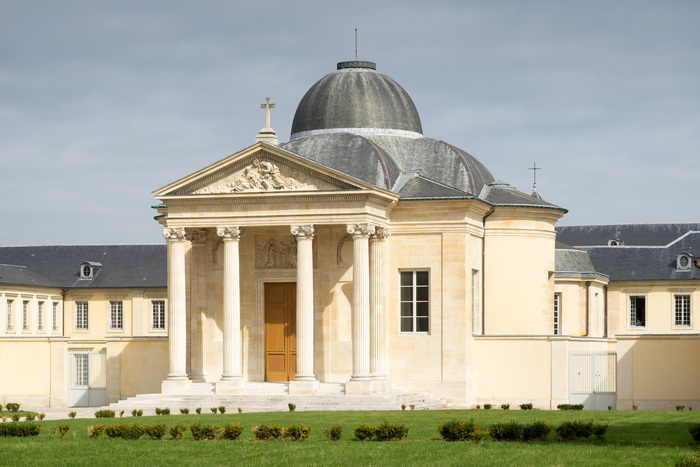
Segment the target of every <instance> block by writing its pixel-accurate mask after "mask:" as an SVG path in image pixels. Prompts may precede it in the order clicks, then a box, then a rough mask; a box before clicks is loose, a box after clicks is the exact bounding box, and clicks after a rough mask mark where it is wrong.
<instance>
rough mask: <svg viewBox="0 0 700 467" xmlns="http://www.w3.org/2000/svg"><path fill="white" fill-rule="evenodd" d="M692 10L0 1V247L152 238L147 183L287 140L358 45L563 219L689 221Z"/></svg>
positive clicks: (694, 137)
mask: <svg viewBox="0 0 700 467" xmlns="http://www.w3.org/2000/svg"><path fill="white" fill-rule="evenodd" d="M699 20H700V1H695V0H688V1H680V0H678V1H673V0H664V1H657V0H654V1H644V0H630V1H613V0H606V1H591V0H588V1H585V2H576V1H536V0H533V1H516V0H512V1H494V0H489V1H462V0H460V1H440V0H432V1H409V0H400V1H379V0H372V1H353V2H347V1H345V2H334V1H318V2H304V1H271V0H267V1H264V2H262V1H259V2H235V1H173V0H167V1H166V0H163V1H149V0H139V1H125V0H120V1H97V0H90V1H74V0H61V1H50V0H46V1H34V0H19V1H14V0H0V163H1V165H0V245H3V246H8V245H10V246H11V245H51V244H111V243H115V244H128V243H162V242H163V241H164V240H163V238H162V235H161V228H160V226H159V225H158V224H157V223H156V222H155V221H154V220H153V216H154V215H155V214H156V212H155V211H154V210H153V209H151V206H152V205H154V204H156V200H155V199H154V198H153V196H152V195H151V192H152V191H154V190H156V189H158V188H160V187H162V186H164V185H166V184H168V183H170V182H172V181H175V180H178V179H180V178H182V177H183V176H186V175H188V174H190V173H192V172H195V171H197V170H199V169H201V168H203V167H205V166H207V165H209V164H211V163H213V162H215V161H218V160H220V159H222V158H224V157H226V156H228V155H230V154H232V153H235V152H237V151H238V150H240V149H243V148H245V147H247V146H249V145H250V144H252V143H253V142H254V138H255V135H256V134H257V132H258V130H260V129H261V128H262V127H263V126H264V123H265V113H264V111H263V110H261V109H260V104H261V103H263V102H264V101H265V97H267V96H269V97H271V98H272V101H273V102H274V103H276V104H277V108H276V109H275V110H273V114H272V127H273V128H274V129H275V130H276V131H277V133H278V135H279V137H280V141H281V142H282V141H287V140H288V139H289V131H290V128H291V123H292V118H293V116H294V111H295V110H296V106H297V104H298V103H299V100H300V99H301V97H302V96H303V95H304V93H305V92H306V90H307V89H308V88H309V87H310V86H311V85H313V84H314V83H315V82H316V81H317V80H319V79H320V78H321V77H323V76H324V75H325V74H327V73H329V72H331V71H333V70H335V66H336V62H339V61H344V60H352V59H353V58H354V55H355V45H354V28H358V29H359V53H358V58H359V59H361V60H370V61H374V62H376V63H377V70H378V71H381V72H382V73H385V74H387V75H389V76H390V77H392V78H393V79H394V80H396V81H397V82H398V83H399V84H400V85H401V86H403V87H404V89H406V90H407V91H408V93H409V94H410V95H411V97H412V98H413V100H414V102H415V104H416V107H417V108H418V112H419V113H420V116H421V120H422V123H423V130H424V134H425V135H426V136H430V137H432V138H436V139H441V140H444V141H447V142H449V143H450V144H452V145H455V146H457V147H460V148H462V149H464V150H466V151H468V152H469V153H471V154H472V155H474V156H475V157H477V158H478V159H479V160H481V161H482V162H483V163H484V164H485V165H486V167H488V168H489V170H490V171H491V173H492V174H493V175H494V176H495V177H496V178H497V179H500V180H503V181H505V182H508V183H510V184H511V185H514V186H516V187H517V188H518V189H520V190H522V191H525V192H528V193H529V192H530V191H531V190H532V171H531V170H528V168H529V167H532V164H533V162H537V165H538V166H541V167H542V168H543V169H542V170H541V171H538V173H537V182H538V183H537V188H538V191H539V192H540V194H541V195H542V196H543V197H544V198H545V199H546V200H548V201H550V202H553V203H555V204H558V205H560V206H563V207H565V208H567V209H569V213H568V214H567V215H566V216H565V217H564V218H563V219H562V221H560V223H561V224H563V225H572V224H602V223H637V222H680V221H686V222H691V221H700V209H699V208H700V206H699V204H700V203H698V192H699V191H700V26H698V24H700V21H699Z"/></svg>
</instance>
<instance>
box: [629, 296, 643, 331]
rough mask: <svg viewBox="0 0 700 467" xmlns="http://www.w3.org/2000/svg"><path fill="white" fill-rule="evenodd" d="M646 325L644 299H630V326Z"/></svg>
mask: <svg viewBox="0 0 700 467" xmlns="http://www.w3.org/2000/svg"><path fill="white" fill-rule="evenodd" d="M646 325H647V310H646V297H630V326H639V327H644V326H646Z"/></svg>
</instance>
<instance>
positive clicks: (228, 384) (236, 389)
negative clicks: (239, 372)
mask: <svg viewBox="0 0 700 467" xmlns="http://www.w3.org/2000/svg"><path fill="white" fill-rule="evenodd" d="M243 388H245V381H243V379H222V380H221V381H217V382H216V394H240V393H242V392H243Z"/></svg>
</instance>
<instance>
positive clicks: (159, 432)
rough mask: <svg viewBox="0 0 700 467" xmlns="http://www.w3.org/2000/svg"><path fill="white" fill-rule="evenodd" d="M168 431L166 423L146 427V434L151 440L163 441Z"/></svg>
mask: <svg viewBox="0 0 700 467" xmlns="http://www.w3.org/2000/svg"><path fill="white" fill-rule="evenodd" d="M167 429H168V425H166V424H165V423H153V424H151V425H146V426H145V427H144V430H145V431H146V434H147V435H148V437H149V438H151V439H161V438H162V437H163V436H165V431H166V430H167Z"/></svg>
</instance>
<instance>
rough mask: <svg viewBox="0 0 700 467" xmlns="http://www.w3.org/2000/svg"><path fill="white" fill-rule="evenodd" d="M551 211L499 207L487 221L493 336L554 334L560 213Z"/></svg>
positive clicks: (488, 290) (487, 324) (487, 321)
mask: <svg viewBox="0 0 700 467" xmlns="http://www.w3.org/2000/svg"><path fill="white" fill-rule="evenodd" d="M547 211H549V210H533V212H529V211H528V210H527V209H522V208H521V209H520V210H518V209H515V208H497V209H496V211H494V213H493V214H492V215H491V216H489V217H488V218H487V221H486V233H485V235H486V237H485V257H486V259H485V264H486V266H485V281H484V288H485V293H486V299H485V312H486V318H485V333H486V334H487V335H488V334H491V335H508V334H535V335H547V334H551V333H552V306H553V300H554V298H553V294H554V276H553V274H554V243H555V232H554V222H555V221H556V219H557V218H558V215H560V214H557V213H558V211H554V212H547ZM548 214H549V216H548ZM555 214H557V215H555Z"/></svg>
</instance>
